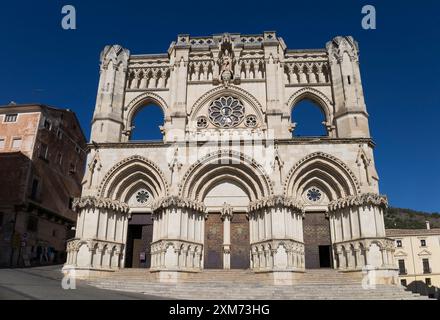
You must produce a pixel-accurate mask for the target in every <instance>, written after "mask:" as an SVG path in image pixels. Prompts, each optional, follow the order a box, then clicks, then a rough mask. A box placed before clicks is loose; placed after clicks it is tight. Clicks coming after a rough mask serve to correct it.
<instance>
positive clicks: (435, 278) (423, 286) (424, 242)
mask: <svg viewBox="0 0 440 320" xmlns="http://www.w3.org/2000/svg"><path fill="white" fill-rule="evenodd" d="M426 225H427V228H426V229H387V230H386V232H387V236H388V237H390V238H392V239H394V241H395V247H396V251H395V252H394V259H395V262H396V265H397V266H398V267H399V278H400V283H401V284H402V285H403V286H406V287H408V289H409V290H411V291H413V292H418V293H421V294H423V295H429V296H430V297H435V298H437V299H438V298H440V295H439V288H440V229H431V228H430V227H429V222H427V223H426Z"/></svg>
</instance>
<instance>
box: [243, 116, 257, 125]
mask: <svg viewBox="0 0 440 320" xmlns="http://www.w3.org/2000/svg"><path fill="white" fill-rule="evenodd" d="M245 125H246V127H248V128H255V127H256V126H257V116H256V115H253V114H250V115H248V116H247V117H246V120H245Z"/></svg>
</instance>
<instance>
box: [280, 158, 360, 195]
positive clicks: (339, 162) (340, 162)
mask: <svg viewBox="0 0 440 320" xmlns="http://www.w3.org/2000/svg"><path fill="white" fill-rule="evenodd" d="M315 158H322V159H325V160H327V161H331V162H334V163H335V164H337V165H338V166H340V167H342V169H344V170H345V172H346V173H347V174H348V175H349V176H350V178H351V180H352V181H351V182H353V183H354V185H355V188H356V191H357V193H360V192H361V186H360V183H359V181H358V179H357V178H356V176H355V174H354V173H353V171H351V170H350V168H349V167H348V166H347V165H346V164H345V163H344V162H343V161H341V160H339V159H338V158H336V157H334V156H332V155H329V154H327V153H324V152H314V153H311V154H309V155H307V156H306V157H304V158H302V159H301V160H299V161H298V162H297V163H296V164H295V165H294V166H293V167H292V169H290V170H289V173H288V174H287V177H286V179H285V180H284V188H283V189H284V195H285V196H287V194H288V187H289V185H290V180H291V179H292V176H293V174H294V173H295V172H296V170H297V169H298V168H299V167H300V166H301V165H302V164H303V163H305V162H307V161H309V160H312V159H315Z"/></svg>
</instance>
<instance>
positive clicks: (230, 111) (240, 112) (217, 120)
mask: <svg viewBox="0 0 440 320" xmlns="http://www.w3.org/2000/svg"><path fill="white" fill-rule="evenodd" d="M243 118H244V106H243V103H242V102H241V101H240V100H238V99H237V98H234V97H220V98H218V99H217V100H214V101H213V102H212V103H211V105H210V106H209V119H210V120H211V122H212V123H213V124H214V125H216V126H218V127H220V128H232V127H235V126H237V125H238V124H240V122H241V121H242V120H243Z"/></svg>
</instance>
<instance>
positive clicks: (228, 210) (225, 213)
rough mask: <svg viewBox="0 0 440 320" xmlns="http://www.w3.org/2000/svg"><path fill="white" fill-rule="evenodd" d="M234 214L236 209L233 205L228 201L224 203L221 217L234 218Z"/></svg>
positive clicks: (223, 218)
mask: <svg viewBox="0 0 440 320" xmlns="http://www.w3.org/2000/svg"><path fill="white" fill-rule="evenodd" d="M233 214H234V210H233V208H232V206H231V205H230V204H228V203H226V202H225V203H223V207H222V209H221V211H220V217H221V219H222V220H225V219H228V220H232V216H233Z"/></svg>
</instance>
